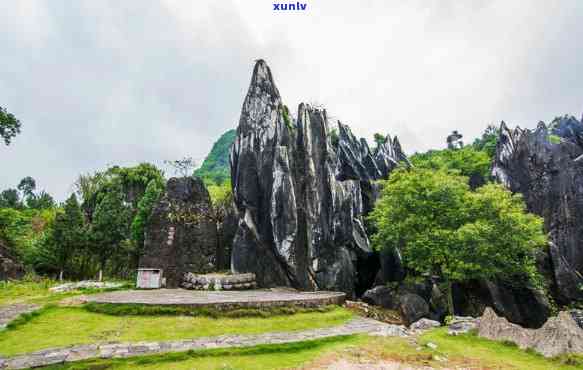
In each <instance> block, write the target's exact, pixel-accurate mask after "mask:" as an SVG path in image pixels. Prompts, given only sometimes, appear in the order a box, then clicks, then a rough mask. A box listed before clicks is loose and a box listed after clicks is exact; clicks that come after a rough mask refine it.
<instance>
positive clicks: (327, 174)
mask: <svg viewBox="0 0 583 370" xmlns="http://www.w3.org/2000/svg"><path fill="white" fill-rule="evenodd" d="M330 136H331V135H330V131H329V129H328V119H327V116H326V111H324V110H319V109H314V108H312V107H310V106H309V105H305V104H300V106H299V108H298V114H297V120H295V119H293V118H292V117H291V116H290V114H289V112H288V110H287V107H285V106H284V105H283V103H282V99H281V96H280V95H279V91H278V90H277V87H276V86H275V83H274V81H273V77H272V75H271V71H270V69H269V67H268V66H267V64H266V63H265V62H264V61H262V60H260V61H258V62H257V63H256V65H255V68H254V71H253V76H252V79H251V85H250V87H249V91H248V93H247V97H246V98H245V102H244V103H243V108H242V112H241V118H240V121H239V126H238V128H237V137H236V139H235V142H234V144H233V147H232V150H231V158H230V159H231V180H232V185H233V195H234V200H235V204H236V207H237V210H238V213H239V227H238V230H237V233H236V235H235V238H234V241H233V252H232V258H231V267H232V270H233V272H236V273H244V272H252V273H255V275H256V276H257V283H258V285H259V286H262V287H272V286H293V287H295V288H299V289H307V290H315V289H322V290H340V291H343V292H346V293H349V294H353V293H354V292H355V289H356V288H355V287H356V286H357V285H358V284H360V282H359V279H363V276H364V275H362V274H361V273H360V271H359V264H358V261H359V260H363V259H366V258H367V257H368V256H370V255H371V253H372V251H371V248H370V245H369V241H368V238H367V235H366V232H365V229H364V221H363V214H364V213H365V211H366V209H365V206H366V204H365V200H363V198H364V197H363V188H366V190H367V191H366V194H367V197H366V200H367V202H369V203H368V205H369V206H370V204H371V203H370V201H371V199H370V198H372V197H374V196H375V195H374V189H373V187H372V185H371V183H370V180H372V179H378V178H381V177H383V176H386V175H387V174H388V173H389V172H390V171H391V170H392V169H393V168H394V166H395V165H396V163H397V162H398V161H400V160H402V159H405V155H404V154H403V152H402V150H401V148H400V145H399V144H398V140H396V139H392V140H388V142H387V144H386V147H385V148H379V149H378V150H376V151H375V153H371V151H370V149H369V147H368V145H366V142H363V141H358V140H356V138H355V137H354V135H352V133H351V132H350V129H349V128H348V127H347V126H345V125H342V124H340V123H339V124H338V143H336V144H334V145H333V144H332V141H331V137H330ZM375 273H376V272H375ZM371 279H374V274H373V275H372V278H371ZM363 285H365V284H363Z"/></svg>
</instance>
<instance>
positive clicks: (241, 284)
mask: <svg viewBox="0 0 583 370" xmlns="http://www.w3.org/2000/svg"><path fill="white" fill-rule="evenodd" d="M180 285H181V286H182V287H183V288H185V289H194V290H246V289H254V288H255V287H257V283H256V282H255V274H252V273H249V274H234V275H219V274H206V275H197V274H193V273H191V272H188V273H186V274H184V278H183V279H182V283H181V284H180Z"/></svg>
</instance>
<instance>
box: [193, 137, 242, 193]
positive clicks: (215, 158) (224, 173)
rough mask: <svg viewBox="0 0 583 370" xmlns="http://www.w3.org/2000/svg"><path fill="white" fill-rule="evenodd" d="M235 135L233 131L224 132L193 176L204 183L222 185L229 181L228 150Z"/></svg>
mask: <svg viewBox="0 0 583 370" xmlns="http://www.w3.org/2000/svg"><path fill="white" fill-rule="evenodd" d="M236 135H237V133H236V131H235V130H229V131H227V132H225V133H224V134H223V135H222V136H221V137H220V138H219V140H217V141H216V142H215V143H214V144H213V147H212V149H211V151H210V153H209V154H208V155H207V157H206V158H205V160H204V162H202V166H200V168H197V169H196V170H195V171H194V176H197V177H200V178H202V179H203V180H204V181H205V182H206V183H209V182H212V183H215V184H218V185H220V184H222V183H224V182H225V181H229V180H230V179H231V168H230V165H229V150H230V149H231V145H232V144H233V142H234V141H235V136H236Z"/></svg>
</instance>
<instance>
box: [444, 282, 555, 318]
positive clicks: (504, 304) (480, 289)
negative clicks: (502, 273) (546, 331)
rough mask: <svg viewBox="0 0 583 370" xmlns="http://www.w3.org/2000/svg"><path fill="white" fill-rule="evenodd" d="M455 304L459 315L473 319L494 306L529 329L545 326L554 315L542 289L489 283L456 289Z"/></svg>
mask: <svg viewBox="0 0 583 370" xmlns="http://www.w3.org/2000/svg"><path fill="white" fill-rule="evenodd" d="M454 305H455V307H456V312H458V313H460V314H462V315H469V316H480V315H481V314H482V313H483V312H484V309H485V308H486V307H492V308H493V309H494V310H495V311H496V313H497V314H498V315H501V316H504V317H505V318H506V319H508V320H509V321H510V322H513V323H515V324H519V325H522V326H526V327H529V328H539V327H541V326H542V325H543V324H544V323H545V322H546V321H547V319H548V318H549V316H550V312H551V308H550V304H549V301H548V299H547V298H546V296H545V295H544V294H543V293H542V292H541V291H540V290H537V289H535V288H532V287H526V286H516V287H513V286H510V285H508V284H504V283H501V282H495V281H487V280H482V281H471V282H468V283H465V284H462V285H456V286H454Z"/></svg>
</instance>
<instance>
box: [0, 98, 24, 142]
mask: <svg viewBox="0 0 583 370" xmlns="http://www.w3.org/2000/svg"><path fill="white" fill-rule="evenodd" d="M20 127H21V123H20V121H19V120H18V119H16V117H14V115H13V114H12V113H9V112H8V111H7V110H6V109H5V108H2V107H0V137H2V139H4V144H6V145H10V142H11V141H12V138H14V137H15V136H16V135H18V134H19V133H20Z"/></svg>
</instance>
